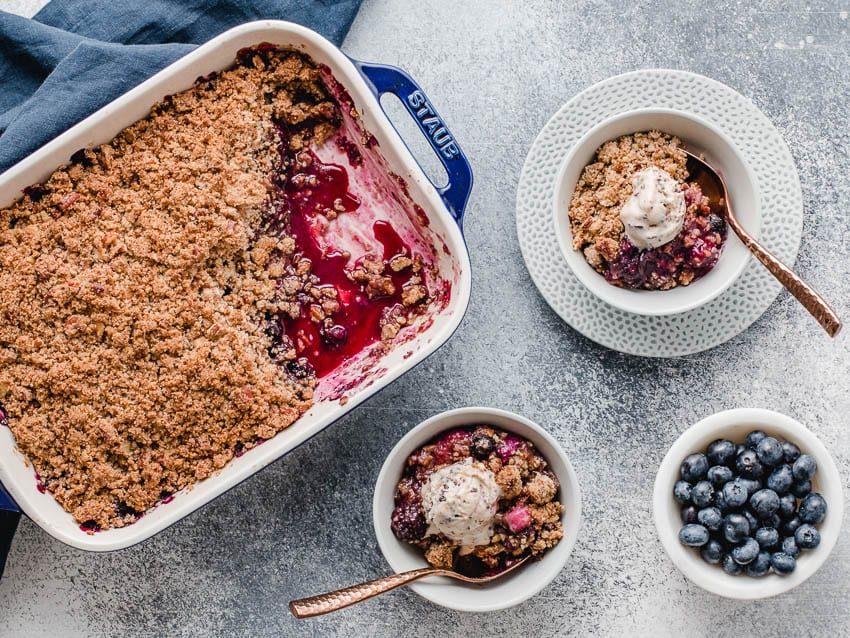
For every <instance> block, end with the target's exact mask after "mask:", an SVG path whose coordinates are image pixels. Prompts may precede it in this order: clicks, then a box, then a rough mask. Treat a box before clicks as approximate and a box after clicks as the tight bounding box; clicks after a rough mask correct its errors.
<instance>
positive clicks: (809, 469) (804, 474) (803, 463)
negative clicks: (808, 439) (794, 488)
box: [792, 454, 818, 481]
mask: <svg viewBox="0 0 850 638" xmlns="http://www.w3.org/2000/svg"><path fill="white" fill-rule="evenodd" d="M792 470H793V471H794V479H795V480H797V481H811V480H812V477H813V476H814V475H815V472H817V470H818V464H817V461H815V460H814V459H813V458H812V457H811V456H809V455H808V454H801V455H800V456H799V458H798V459H797V460H796V461H794V465H793V466H792Z"/></svg>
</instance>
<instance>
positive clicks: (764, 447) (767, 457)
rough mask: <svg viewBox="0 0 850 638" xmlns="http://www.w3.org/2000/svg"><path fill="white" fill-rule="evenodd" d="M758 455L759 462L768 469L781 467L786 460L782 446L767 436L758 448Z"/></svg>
mask: <svg viewBox="0 0 850 638" xmlns="http://www.w3.org/2000/svg"><path fill="white" fill-rule="evenodd" d="M756 455H757V456H758V459H759V461H761V462H762V463H763V464H764V465H767V466H768V467H773V466H774V465H779V464H780V463H782V461H783V459H784V458H785V452H784V451H783V450H782V444H781V443H780V442H779V441H777V440H776V439H774V438H773V437H772V436H766V437H765V438H763V439H762V440H761V441H759V443H758V445H757V446H756Z"/></svg>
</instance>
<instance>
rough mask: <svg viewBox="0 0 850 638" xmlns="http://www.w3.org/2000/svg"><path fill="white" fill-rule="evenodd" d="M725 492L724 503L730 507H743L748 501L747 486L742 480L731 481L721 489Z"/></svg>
mask: <svg viewBox="0 0 850 638" xmlns="http://www.w3.org/2000/svg"><path fill="white" fill-rule="evenodd" d="M721 493H722V494H723V503H724V504H725V505H726V507H728V508H729V509H736V508H738V507H743V505H744V503H746V502H747V496H748V495H747V488H746V487H745V486H744V484H743V483H741V482H740V481H737V480H735V481H729V482H728V483H726V485H724V486H723V489H722V490H721Z"/></svg>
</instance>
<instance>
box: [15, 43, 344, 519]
mask: <svg viewBox="0 0 850 638" xmlns="http://www.w3.org/2000/svg"><path fill="white" fill-rule="evenodd" d="M318 74H319V72H318V70H317V68H316V67H315V66H313V65H312V64H311V63H310V62H309V60H307V59H306V58H305V57H303V56H301V55H300V54H297V53H293V52H274V53H267V54H265V55H263V56H248V58H246V60H243V63H240V64H238V65H237V66H236V67H235V68H233V69H231V70H229V71H225V72H223V73H221V74H220V75H218V76H216V77H211V78H207V79H204V80H201V81H199V82H198V83H197V84H196V85H195V86H194V87H193V88H191V89H189V90H187V91H185V92H183V93H180V94H176V95H174V96H170V97H168V98H166V99H165V100H164V101H163V102H161V103H160V104H159V105H157V106H156V107H154V109H153V110H152V113H151V115H150V116H149V117H148V118H146V119H144V120H141V121H139V122H137V123H136V124H134V125H132V126H130V127H129V128H127V129H125V130H124V131H123V132H122V133H120V134H119V135H118V136H117V137H116V138H115V139H114V140H113V141H112V142H110V143H108V144H105V145H103V146H100V147H98V148H96V149H94V150H87V151H85V152H83V153H78V154H77V155H76V156H75V162H74V163H73V164H71V165H69V166H66V167H63V168H61V169H60V170H58V171H56V172H55V173H54V174H53V175H51V176H50V177H49V178H48V179H47V180H46V181H45V182H44V183H43V184H41V185H37V186H35V187H32V188H31V189H29V191H28V194H27V195H26V196H25V197H24V198H23V199H22V200H21V201H20V202H18V203H16V204H15V205H13V206H11V207H9V208H6V209H4V210H2V211H0V403H2V404H3V405H4V406H5V408H6V411H7V412H8V413H9V426H10V427H11V429H12V431H13V433H14V435H15V438H16V441H17V444H18V446H19V448H20V450H21V451H22V452H23V453H24V455H25V456H26V457H27V458H28V459H29V460H30V461H31V462H32V463H33V465H34V466H35V469H36V471H37V472H38V473H39V475H40V476H41V479H42V481H43V482H44V485H45V486H46V487H47V489H48V490H49V491H50V492H51V493H52V494H53V495H54V496H55V497H56V499H57V500H58V501H59V502H60V503H61V504H62V506H63V507H64V508H65V509H67V510H68V511H69V512H71V513H72V514H73V516H74V518H75V519H76V520H77V521H79V522H80V523H86V524H87V525H96V526H99V527H100V528H107V527H112V526H114V527H121V526H123V525H125V524H126V523H128V522H132V521H133V520H135V517H136V515H137V513H139V512H144V511H145V510H147V509H149V508H150V507H151V506H153V505H154V504H155V503H156V502H157V501H159V500H160V499H162V498H163V497H165V496H167V495H169V494H171V493H172V492H175V491H177V490H180V489H181V488H184V487H186V486H188V485H191V484H192V483H194V482H196V481H198V480H200V479H203V478H206V477H208V476H210V475H211V474H212V473H213V472H215V471H216V470H218V469H220V468H222V467H223V466H224V465H225V464H226V463H227V462H228V461H229V460H231V459H232V458H233V457H234V456H235V455H236V454H238V453H239V452H240V450H241V449H243V448H248V447H251V446H253V445H255V444H256V443H257V442H258V441H261V440H263V439H267V438H270V437H272V436H274V435H275V434H276V433H277V432H278V431H280V430H281V429H283V428H285V427H287V426H288V425H290V424H291V423H292V422H293V421H295V420H296V419H297V418H298V416H299V415H300V414H302V413H303V412H304V411H305V410H306V409H307V408H308V407H309V406H310V402H311V399H312V395H313V388H314V387H315V377H314V376H312V375H311V374H309V373H305V372H304V371H303V370H296V373H293V372H291V371H290V370H288V369H287V367H286V366H285V365H281V362H286V361H287V360H290V359H292V358H294V356H295V354H294V351H292V350H291V348H290V349H287V348H286V347H284V348H280V347H278V348H277V351H276V352H274V353H273V354H274V356H275V357H277V359H278V362H277V363H276V362H275V361H273V359H272V358H271V357H270V356H269V354H270V349H272V345H273V344H272V339H271V337H270V336H269V334H268V332H267V330H266V329H265V327H264V317H266V316H268V314H269V313H276V312H282V313H288V314H290V315H293V316H296V315H297V314H298V312H300V305H299V304H300V302H299V295H303V293H304V292H305V291H308V292H309V289H310V286H311V275H310V264H309V262H308V263H307V264H306V265H305V264H303V263H293V262H294V260H293V258H292V255H293V254H294V251H295V246H294V242H293V241H292V239H291V238H289V237H283V238H281V235H280V232H277V233H273V232H271V231H268V230H264V229H263V228H262V223H261V222H262V218H263V213H264V211H265V210H266V208H267V207H268V206H269V205H270V199H271V196H270V192H271V189H272V185H271V183H270V181H269V175H270V174H272V173H273V172H274V171H275V170H277V169H278V168H279V166H278V165H279V163H280V161H281V160H280V153H279V152H278V150H277V144H278V143H279V141H280V138H279V136H278V135H277V133H276V131H275V128H274V124H273V122H274V121H278V122H283V123H286V124H287V125H290V126H295V127H296V132H295V133H294V134H292V136H291V138H290V146H291V148H292V149H298V148H300V147H302V146H304V145H306V144H308V143H310V142H311V140H312V141H314V142H315V143H321V142H322V141H324V140H325V139H326V138H327V137H328V136H329V135H331V134H332V133H333V132H334V130H335V125H334V122H335V121H336V119H337V118H336V111H335V109H336V106H335V104H334V103H333V102H332V101H330V100H329V99H328V97H327V94H326V93H325V90H324V88H323V86H322V84H321V82H320V79H319V75H318ZM280 278H283V279H282V281H283V285H282V286H279V287H278V286H277V283H276V282H277V281H278V279H280ZM322 307H323V308H324V309H325V310H327V311H328V312H332V311H334V309H335V300H334V299H333V298H327V299H324V303H323V304H322ZM281 350H282V351H281Z"/></svg>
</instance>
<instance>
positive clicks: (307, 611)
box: [289, 567, 468, 618]
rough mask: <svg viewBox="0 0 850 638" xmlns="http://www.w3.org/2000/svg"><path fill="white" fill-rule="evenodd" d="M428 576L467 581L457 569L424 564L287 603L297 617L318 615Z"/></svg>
mask: <svg viewBox="0 0 850 638" xmlns="http://www.w3.org/2000/svg"><path fill="white" fill-rule="evenodd" d="M427 576H451V577H453V578H459V579H460V580H468V579H467V578H465V577H463V576H461V575H460V574H458V573H457V572H452V571H449V570H447V569H438V568H437V567H425V568H423V569H414V570H413V571H409V572H403V573H401V574H393V575H392V576H386V577H384V578H378V579H377V580H370V581H369V582H366V583H360V584H359V585H352V586H351V587H346V588H345V589H339V590H337V591H331V592H328V593H326V594H319V595H318V596H310V597H309V598H301V599H300V600H293V601H292V602H291V603H289V610H290V611H291V612H292V615H293V616H295V617H296V618H310V617H312V616H321V615H322V614H327V613H330V612H332V611H336V610H337V609H342V608H343V607H348V606H349V605H353V604H354V603H359V602H361V601H364V600H367V599H369V598H372V597H374V596H377V595H379V594H383V593H384V592H388V591H390V590H391V589H395V588H396V587H401V586H402V585H407V584H408V583H412V582H413V581H414V580H419V579H420V578H425V577H427Z"/></svg>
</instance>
